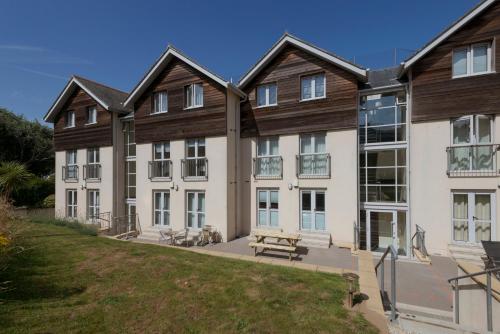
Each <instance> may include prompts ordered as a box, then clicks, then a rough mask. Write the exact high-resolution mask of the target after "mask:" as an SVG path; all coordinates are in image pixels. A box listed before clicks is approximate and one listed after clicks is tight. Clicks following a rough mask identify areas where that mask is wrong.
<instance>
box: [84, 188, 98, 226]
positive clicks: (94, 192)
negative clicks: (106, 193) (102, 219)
mask: <svg viewBox="0 0 500 334" xmlns="http://www.w3.org/2000/svg"><path fill="white" fill-rule="evenodd" d="M91 198H92V199H93V201H94V205H91V204H90V199H91ZM100 200H101V194H100V191H99V189H88V190H87V217H88V218H93V219H95V218H96V217H98V216H99V213H100V211H101V203H100ZM92 213H93V214H92Z"/></svg>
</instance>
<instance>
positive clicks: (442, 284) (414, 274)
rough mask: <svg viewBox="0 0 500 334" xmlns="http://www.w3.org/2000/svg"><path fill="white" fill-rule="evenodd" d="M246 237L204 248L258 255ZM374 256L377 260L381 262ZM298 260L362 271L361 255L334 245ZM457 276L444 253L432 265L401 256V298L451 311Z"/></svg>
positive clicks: (276, 254)
mask: <svg viewBox="0 0 500 334" xmlns="http://www.w3.org/2000/svg"><path fill="white" fill-rule="evenodd" d="M248 242H249V240H248V239H247V238H246V237H243V238H239V239H236V240H233V241H230V242H226V243H220V244H214V245H207V246H204V247H196V248H203V249H206V250H213V251H218V252H224V253H232V254H238V255H250V256H253V255H254V251H253V249H252V248H250V247H248ZM259 257H261V258H269V259H283V260H286V261H288V254H286V253H282V252H277V251H266V252H265V253H258V255H257V258H259ZM378 260H379V259H378V258H377V257H375V258H374V263H377V262H378ZM293 261H294V262H301V263H306V264H313V265H321V266H330V267H336V268H342V269H348V270H358V257H357V256H355V255H352V254H351V251H350V250H349V249H343V248H337V247H331V248H329V249H320V248H308V249H303V250H301V251H300V252H299V255H298V257H297V258H295V259H294V260H293ZM390 274H391V270H390V261H389V260H386V265H385V287H386V290H387V293H388V294H389V295H390V291H391V290H390ZM456 275H457V266H456V264H455V262H454V261H453V260H452V259H450V258H448V257H442V256H432V264H431V265H427V264H422V263H419V262H415V261H411V260H406V259H401V260H399V261H398V262H397V272H396V280H397V283H396V285H397V290H396V295H397V301H398V302H399V303H402V304H408V305H414V306H418V307H423V308H431V309H438V310H440V311H446V312H451V311H452V304H453V297H452V290H451V288H450V285H449V284H448V282H447V280H448V279H449V278H451V277H454V276H456Z"/></svg>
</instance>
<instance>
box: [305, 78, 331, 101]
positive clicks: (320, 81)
mask: <svg viewBox="0 0 500 334" xmlns="http://www.w3.org/2000/svg"><path fill="white" fill-rule="evenodd" d="M300 88H301V89H300V99H301V100H302V101H304V100H313V99H320V98H323V97H325V74H324V73H322V74H316V75H308V76H303V77H301V78H300Z"/></svg>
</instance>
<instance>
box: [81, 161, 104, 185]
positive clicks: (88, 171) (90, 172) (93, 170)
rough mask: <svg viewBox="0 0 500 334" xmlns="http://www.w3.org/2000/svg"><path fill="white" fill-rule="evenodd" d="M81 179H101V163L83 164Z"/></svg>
mask: <svg viewBox="0 0 500 334" xmlns="http://www.w3.org/2000/svg"><path fill="white" fill-rule="evenodd" d="M83 179H84V180H99V181H100V180H101V165H100V164H87V165H83Z"/></svg>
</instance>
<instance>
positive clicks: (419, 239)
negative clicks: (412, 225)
mask: <svg viewBox="0 0 500 334" xmlns="http://www.w3.org/2000/svg"><path fill="white" fill-rule="evenodd" d="M416 227H417V230H416V232H415V234H414V235H413V237H411V245H412V248H411V251H412V254H413V256H415V249H418V250H419V251H420V253H422V255H423V256H425V257H428V256H429V253H427V248H426V247H425V230H424V229H423V228H422V227H420V226H418V225H416Z"/></svg>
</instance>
